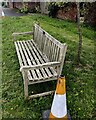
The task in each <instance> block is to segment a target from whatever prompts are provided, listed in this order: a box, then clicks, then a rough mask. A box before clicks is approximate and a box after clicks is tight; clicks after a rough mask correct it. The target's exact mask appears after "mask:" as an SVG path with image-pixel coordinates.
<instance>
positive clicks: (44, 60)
mask: <svg viewBox="0 0 96 120" xmlns="http://www.w3.org/2000/svg"><path fill="white" fill-rule="evenodd" d="M29 42H30V43H31V44H33V45H34V46H35V43H34V41H32V40H31V41H29ZM34 46H32V47H33V48H34ZM35 50H36V49H35ZM36 52H37V54H38V56H39V57H40V58H39V59H40V60H41V62H42V63H45V62H48V61H49V60H48V59H45V58H44V57H43V56H42V53H41V52H40V51H39V50H38V51H36ZM42 58H43V59H42ZM45 70H46V72H47V73H48V75H49V77H52V76H53V75H55V76H57V73H56V72H55V71H54V69H53V68H52V67H50V70H51V72H52V73H53V75H52V73H51V72H50V70H48V68H46V69H45Z"/></svg>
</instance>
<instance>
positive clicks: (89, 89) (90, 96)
mask: <svg viewBox="0 0 96 120" xmlns="http://www.w3.org/2000/svg"><path fill="white" fill-rule="evenodd" d="M35 22H39V23H40V25H41V27H43V28H44V29H45V30H46V31H47V32H49V33H50V34H51V35H53V36H54V37H55V38H57V39H58V40H59V41H61V42H65V43H67V45H68V49H67V54H66V61H65V65H64V68H63V74H64V75H65V77H66V86H67V106H68V110H69V111H70V115H71V117H72V120H74V119H75V118H76V120H77V119H82V118H84V120H86V119H88V118H90V119H92V120H93V119H94V120H95V119H96V118H95V113H94V111H95V96H94V95H95V94H94V93H95V92H94V90H95V79H94V78H95V75H94V73H95V69H94V66H95V63H94V60H95V53H94V44H95V41H94V40H95V37H96V36H95V32H94V30H92V28H90V27H85V26H84V25H82V33H83V47H82V54H81V65H80V67H79V68H78V67H76V55H77V48H78V32H77V25H76V23H73V22H68V21H63V20H58V19H53V18H49V17H47V16H42V15H39V14H34V15H32V16H23V17H6V18H3V22H2V59H3V63H2V103H3V105H2V112H3V118H27V119H28V118H32V120H33V118H34V119H36V120H41V119H42V111H43V110H46V109H50V108H51V104H52V100H53V96H50V95H49V96H45V97H40V98H37V99H32V100H30V101H25V100H24V90H23V79H22V75H21V73H20V72H19V62H18V59H17V55H16V50H15V47H14V43H13V39H12V33H13V32H21V31H22V32H23V31H30V30H31V29H32V26H33V24H34V23H35ZM18 39H30V36H20V37H18ZM50 84H51V83H50ZM50 84H49V86H50ZM34 88H35V87H34V86H33V89H34ZM38 88H39V87H38ZM38 88H37V89H38Z"/></svg>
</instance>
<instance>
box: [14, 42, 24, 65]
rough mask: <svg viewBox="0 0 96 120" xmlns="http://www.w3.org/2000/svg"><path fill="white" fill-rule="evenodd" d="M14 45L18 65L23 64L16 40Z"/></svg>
mask: <svg viewBox="0 0 96 120" xmlns="http://www.w3.org/2000/svg"><path fill="white" fill-rule="evenodd" d="M15 47H16V52H17V56H18V59H19V64H20V66H23V65H24V64H23V61H22V58H21V55H20V51H19V49H18V45H17V42H15Z"/></svg>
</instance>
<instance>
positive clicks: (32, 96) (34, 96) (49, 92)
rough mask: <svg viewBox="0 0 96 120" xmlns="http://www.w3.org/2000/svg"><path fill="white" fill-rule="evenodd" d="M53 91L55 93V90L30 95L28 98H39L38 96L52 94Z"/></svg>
mask: <svg viewBox="0 0 96 120" xmlns="http://www.w3.org/2000/svg"><path fill="white" fill-rule="evenodd" d="M52 93H54V90H53V91H48V92H44V93H39V94H35V95H30V96H29V97H28V100H30V99H31V98H37V97H41V96H45V95H49V94H52Z"/></svg>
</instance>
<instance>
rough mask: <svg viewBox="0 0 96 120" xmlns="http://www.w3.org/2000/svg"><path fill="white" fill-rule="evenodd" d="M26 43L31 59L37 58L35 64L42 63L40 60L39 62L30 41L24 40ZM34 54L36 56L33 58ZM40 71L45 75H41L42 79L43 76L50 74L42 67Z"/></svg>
mask: <svg viewBox="0 0 96 120" xmlns="http://www.w3.org/2000/svg"><path fill="white" fill-rule="evenodd" d="M24 45H25V46H26V49H27V51H28V54H29V56H31V60H33V59H35V62H34V63H33V64H34V65H36V64H40V62H39V60H38V58H37V56H36V54H35V53H34V51H33V48H32V47H31V46H30V44H29V43H28V41H26V42H25V41H24ZM33 56H34V58H33ZM39 71H41V73H42V74H43V76H42V77H40V78H41V79H43V77H45V78H48V76H47V74H46V73H45V71H44V69H41V70H39Z"/></svg>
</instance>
